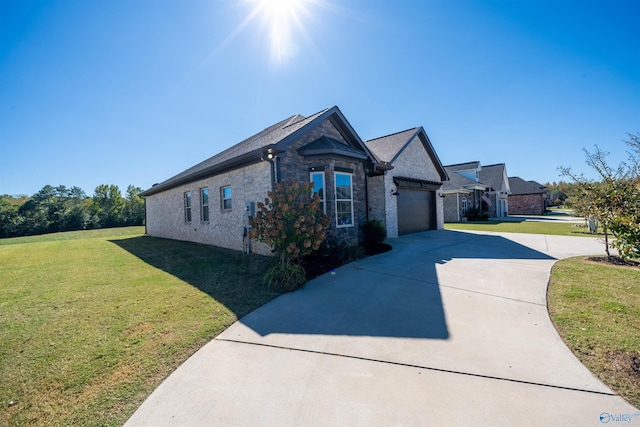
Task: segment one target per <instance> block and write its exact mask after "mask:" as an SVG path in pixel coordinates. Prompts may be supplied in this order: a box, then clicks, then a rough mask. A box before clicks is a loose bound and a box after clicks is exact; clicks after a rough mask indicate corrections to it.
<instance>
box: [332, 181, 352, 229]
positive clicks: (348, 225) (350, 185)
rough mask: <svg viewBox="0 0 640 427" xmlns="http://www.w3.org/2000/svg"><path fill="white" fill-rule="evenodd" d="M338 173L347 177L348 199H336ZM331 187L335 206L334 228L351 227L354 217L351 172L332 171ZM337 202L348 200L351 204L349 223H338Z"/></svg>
mask: <svg viewBox="0 0 640 427" xmlns="http://www.w3.org/2000/svg"><path fill="white" fill-rule="evenodd" d="M338 175H346V176H348V177H349V189H350V196H351V198H350V199H338ZM333 179H334V181H333V188H334V190H335V208H336V228H348V227H353V226H354V222H355V218H354V216H355V215H354V212H353V174H352V173H349V172H334V173H333ZM338 202H350V205H351V224H340V223H339V221H338Z"/></svg>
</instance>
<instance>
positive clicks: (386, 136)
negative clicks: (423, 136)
mask: <svg viewBox="0 0 640 427" xmlns="http://www.w3.org/2000/svg"><path fill="white" fill-rule="evenodd" d="M416 129H420V126H415V127H412V128H409V129H405V130H401V131H400V132H394V133H390V134H389V135H384V136H379V137H377V138H373V139H370V140H368V141H366V142H372V141H375V140H378V139H382V138H388V137H390V136H394V135H399V134H401V133H405V132H409V131H410V130H416Z"/></svg>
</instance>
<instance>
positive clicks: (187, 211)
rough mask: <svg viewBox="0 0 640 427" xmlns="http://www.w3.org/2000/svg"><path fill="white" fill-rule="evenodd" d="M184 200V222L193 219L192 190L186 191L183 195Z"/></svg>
mask: <svg viewBox="0 0 640 427" xmlns="http://www.w3.org/2000/svg"><path fill="white" fill-rule="evenodd" d="M182 201H183V204H184V222H185V223H190V222H191V219H192V209H191V191H185V192H184V194H183V195H182Z"/></svg>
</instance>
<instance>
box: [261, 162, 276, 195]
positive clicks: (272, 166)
mask: <svg viewBox="0 0 640 427" xmlns="http://www.w3.org/2000/svg"><path fill="white" fill-rule="evenodd" d="M262 160H266V161H267V162H269V164H270V165H271V189H273V184H275V182H276V165H275V164H274V162H273V159H270V158H269V157H262Z"/></svg>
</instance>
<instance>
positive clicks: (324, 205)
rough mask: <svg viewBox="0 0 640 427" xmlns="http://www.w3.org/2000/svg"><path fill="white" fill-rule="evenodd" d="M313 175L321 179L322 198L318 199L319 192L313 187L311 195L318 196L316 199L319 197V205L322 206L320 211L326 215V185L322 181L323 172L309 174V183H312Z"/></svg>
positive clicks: (323, 180)
mask: <svg viewBox="0 0 640 427" xmlns="http://www.w3.org/2000/svg"><path fill="white" fill-rule="evenodd" d="M314 175H319V176H320V177H321V178H322V190H323V191H322V197H320V194H318V193H319V192H318V191H316V189H315V187H314V189H313V194H318V197H320V203H321V204H322V211H323V212H324V213H325V214H326V213H327V200H326V199H327V185H326V183H325V179H324V171H312V172H310V173H309V180H310V181H311V182H314V181H313V176H314Z"/></svg>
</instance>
